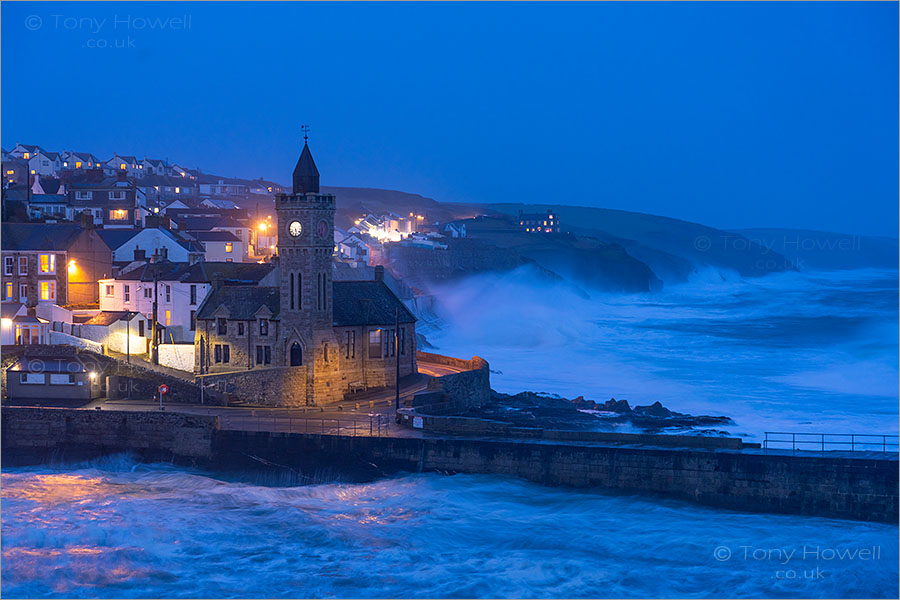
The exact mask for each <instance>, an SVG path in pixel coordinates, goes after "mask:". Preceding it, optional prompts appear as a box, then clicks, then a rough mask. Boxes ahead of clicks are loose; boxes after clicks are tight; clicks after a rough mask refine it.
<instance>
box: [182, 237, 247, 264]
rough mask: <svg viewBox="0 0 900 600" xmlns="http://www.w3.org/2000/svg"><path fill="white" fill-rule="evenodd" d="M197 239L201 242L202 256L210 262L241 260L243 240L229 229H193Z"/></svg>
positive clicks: (242, 256)
mask: <svg viewBox="0 0 900 600" xmlns="http://www.w3.org/2000/svg"><path fill="white" fill-rule="evenodd" d="M191 235H193V236H194V237H195V238H196V239H197V241H199V242H200V243H201V244H203V250H204V256H205V257H206V260H208V261H211V262H242V261H243V260H244V256H245V252H244V242H242V241H241V238H239V237H237V236H236V235H234V234H233V233H231V232H230V231H193V232H191Z"/></svg>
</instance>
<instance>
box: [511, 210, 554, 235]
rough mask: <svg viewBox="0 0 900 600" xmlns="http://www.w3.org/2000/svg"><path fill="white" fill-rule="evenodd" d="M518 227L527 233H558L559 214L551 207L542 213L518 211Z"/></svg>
mask: <svg viewBox="0 0 900 600" xmlns="http://www.w3.org/2000/svg"><path fill="white" fill-rule="evenodd" d="M519 227H520V228H521V229H523V230H524V231H526V232H528V233H559V232H560V227H559V216H558V215H555V214H553V209H548V210H547V212H546V214H544V213H524V212H522V211H521V210H520V211H519Z"/></svg>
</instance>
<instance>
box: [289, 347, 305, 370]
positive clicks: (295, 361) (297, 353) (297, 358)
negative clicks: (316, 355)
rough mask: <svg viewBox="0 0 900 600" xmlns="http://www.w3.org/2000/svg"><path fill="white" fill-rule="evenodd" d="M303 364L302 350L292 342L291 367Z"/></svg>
mask: <svg viewBox="0 0 900 600" xmlns="http://www.w3.org/2000/svg"><path fill="white" fill-rule="evenodd" d="M302 364H303V348H301V347H300V344H298V343H297V342H294V343H293V344H292V345H291V366H292V367H299V366H300V365H302Z"/></svg>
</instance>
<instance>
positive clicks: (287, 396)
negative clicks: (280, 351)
mask: <svg viewBox="0 0 900 600" xmlns="http://www.w3.org/2000/svg"><path fill="white" fill-rule="evenodd" d="M307 376H308V374H307V368H306V367H303V366H301V367H272V368H269V369H254V370H252V371H232V372H231V373H213V374H210V375H198V376H197V379H198V380H199V381H202V382H204V385H207V386H209V387H207V389H210V388H214V389H216V390H218V391H220V392H224V393H226V394H227V396H228V399H229V401H231V400H239V401H241V402H246V403H248V404H259V405H261V406H284V407H300V406H307V402H306V398H307V394H306V386H307Z"/></svg>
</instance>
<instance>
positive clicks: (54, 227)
mask: <svg viewBox="0 0 900 600" xmlns="http://www.w3.org/2000/svg"><path fill="white" fill-rule="evenodd" d="M82 232H84V229H83V228H82V227H81V225H78V224H77V223H15V224H12V223H4V224H3V227H2V230H0V234H2V235H0V237H2V240H3V250H4V251H7V250H68V248H69V247H70V246H71V245H72V243H73V242H74V241H75V240H76V239H77V238H78V236H79V235H81V234H82Z"/></svg>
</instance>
